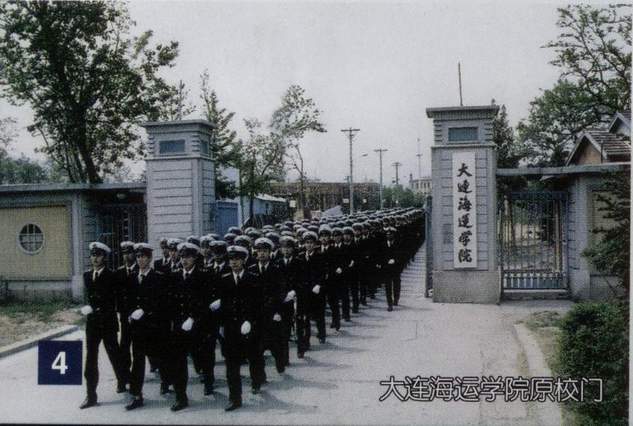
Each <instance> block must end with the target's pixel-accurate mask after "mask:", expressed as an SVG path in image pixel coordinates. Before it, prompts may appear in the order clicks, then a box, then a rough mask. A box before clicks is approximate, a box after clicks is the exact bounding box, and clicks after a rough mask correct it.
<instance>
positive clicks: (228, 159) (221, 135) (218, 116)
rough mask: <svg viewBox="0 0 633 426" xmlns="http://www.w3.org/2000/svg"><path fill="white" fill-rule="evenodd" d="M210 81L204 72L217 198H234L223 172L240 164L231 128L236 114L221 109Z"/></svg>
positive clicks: (202, 95)
mask: <svg viewBox="0 0 633 426" xmlns="http://www.w3.org/2000/svg"><path fill="white" fill-rule="evenodd" d="M209 79H210V77H209V72H208V71H207V70H204V72H203V73H202V74H201V75H200V89H201V93H200V99H201V100H202V113H203V116H204V118H205V119H206V120H208V121H209V122H211V123H212V124H213V127H214V131H213V134H214V141H213V144H212V146H211V153H212V155H213V161H214V163H215V168H214V171H215V197H216V198H217V199H222V198H233V197H235V196H236V195H237V193H236V190H235V186H234V185H233V184H232V183H231V182H229V181H227V180H226V179H224V177H223V176H222V173H221V170H222V168H226V167H235V166H237V165H238V162H239V160H238V156H239V143H238V139H237V133H236V132H235V130H232V129H231V128H230V124H231V120H233V117H234V116H235V113H234V112H229V111H227V109H226V108H221V107H220V101H219V99H218V95H217V93H216V92H215V90H213V89H212V88H211V86H210V84H209Z"/></svg>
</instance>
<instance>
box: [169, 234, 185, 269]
mask: <svg viewBox="0 0 633 426" xmlns="http://www.w3.org/2000/svg"><path fill="white" fill-rule="evenodd" d="M181 243H182V240H181V239H180V238H170V239H169V240H167V244H168V246H169V258H170V259H171V263H170V264H169V272H176V271H178V270H180V268H181V267H182V265H181V263H180V253H179V252H178V246H179V245H180V244H181Z"/></svg>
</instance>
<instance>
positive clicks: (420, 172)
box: [416, 138, 422, 179]
mask: <svg viewBox="0 0 633 426" xmlns="http://www.w3.org/2000/svg"><path fill="white" fill-rule="evenodd" d="M416 157H418V179H422V153H421V152H420V138H418V153H417V154H416Z"/></svg>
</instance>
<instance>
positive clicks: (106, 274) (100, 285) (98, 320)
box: [84, 268, 119, 333]
mask: <svg viewBox="0 0 633 426" xmlns="http://www.w3.org/2000/svg"><path fill="white" fill-rule="evenodd" d="M92 277H93V271H87V272H84V298H85V300H86V303H87V304H88V305H90V306H91V307H92V314H90V315H88V317H87V322H86V328H87V329H91V328H103V329H105V330H108V331H113V332H115V333H116V332H117V331H118V330H119V321H118V320H117V315H116V302H117V296H118V294H119V289H118V288H117V287H118V283H117V278H116V276H115V274H114V272H112V271H110V270H109V269H108V268H103V269H102V270H101V272H100V274H99V276H98V277H97V279H96V281H93V279H92Z"/></svg>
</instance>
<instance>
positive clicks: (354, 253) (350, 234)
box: [341, 226, 360, 321]
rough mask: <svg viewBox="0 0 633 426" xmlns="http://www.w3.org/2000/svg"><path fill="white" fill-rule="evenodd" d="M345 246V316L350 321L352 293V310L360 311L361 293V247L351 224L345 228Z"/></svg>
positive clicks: (343, 296) (342, 295)
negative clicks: (359, 270)
mask: <svg viewBox="0 0 633 426" xmlns="http://www.w3.org/2000/svg"><path fill="white" fill-rule="evenodd" d="M343 248H344V249H345V252H346V259H345V270H344V271H343V272H344V274H343V283H344V284H345V285H344V288H343V293H342V294H341V297H342V300H343V318H344V319H345V321H350V314H349V310H350V301H349V298H350V295H351V297H352V312H354V313H358V305H359V300H360V299H359V295H358V272H357V267H356V261H357V258H358V255H359V253H358V251H359V248H358V247H357V246H356V244H355V243H354V229H353V228H352V227H351V226H346V227H345V228H343Z"/></svg>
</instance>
